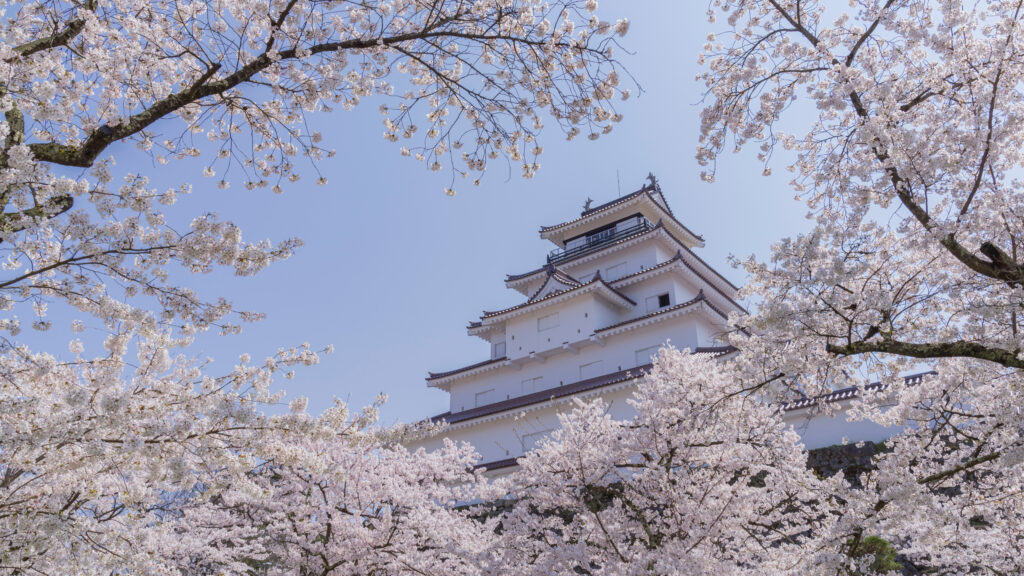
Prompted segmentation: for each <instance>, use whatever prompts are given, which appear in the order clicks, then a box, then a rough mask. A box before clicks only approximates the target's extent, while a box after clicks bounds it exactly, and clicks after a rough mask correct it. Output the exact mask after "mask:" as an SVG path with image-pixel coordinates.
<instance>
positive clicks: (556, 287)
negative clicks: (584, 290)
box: [527, 264, 583, 302]
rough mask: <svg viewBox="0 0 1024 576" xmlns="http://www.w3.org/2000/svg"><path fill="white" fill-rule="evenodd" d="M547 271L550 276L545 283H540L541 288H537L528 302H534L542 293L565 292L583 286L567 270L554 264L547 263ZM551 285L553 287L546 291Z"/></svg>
mask: <svg viewBox="0 0 1024 576" xmlns="http://www.w3.org/2000/svg"><path fill="white" fill-rule="evenodd" d="M547 273H548V276H547V278H546V279H545V280H544V283H543V284H541V285H540V288H537V291H536V292H534V293H533V295H532V296H530V298H529V299H528V300H527V302H533V301H535V300H537V299H538V297H540V296H541V294H544V295H547V294H552V293H554V292H565V291H566V290H571V289H573V288H579V287H580V286H583V283H582V282H580V281H579V280H577V279H575V278H573V277H572V276H569V275H568V274H566V273H565V272H562V271H561V270H559V269H558V268H557V267H556V266H554V265H553V264H548V265H547ZM549 287H550V288H552V289H551V290H547V291H546V289H548V288H549ZM560 287H561V288H560Z"/></svg>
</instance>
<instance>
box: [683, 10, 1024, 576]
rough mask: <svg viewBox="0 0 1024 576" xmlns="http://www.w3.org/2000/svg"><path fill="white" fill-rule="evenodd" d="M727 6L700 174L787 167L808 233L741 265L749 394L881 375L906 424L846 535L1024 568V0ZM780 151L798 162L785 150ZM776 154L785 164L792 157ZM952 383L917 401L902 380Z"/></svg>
mask: <svg viewBox="0 0 1024 576" xmlns="http://www.w3.org/2000/svg"><path fill="white" fill-rule="evenodd" d="M850 6H851V8H850V9H849V10H843V9H841V8H839V7H836V6H833V5H832V4H830V3H827V2H818V1H808V0H750V1H747V0H736V1H732V0H715V1H713V2H712V3H711V6H710V8H709V11H708V15H709V17H710V20H711V21H712V22H716V21H717V19H718V18H720V17H722V16H724V19H725V23H724V24H720V25H719V26H722V27H723V28H724V30H723V31H722V32H721V33H719V34H713V35H711V36H710V37H709V39H708V43H707V45H706V47H705V54H704V56H703V57H702V58H703V60H704V62H705V64H706V66H707V71H706V72H705V73H704V75H703V79H704V81H705V83H706V86H707V97H706V104H707V105H706V107H705V109H704V111H703V114H702V132H701V144H700V148H699V150H698V159H699V160H700V161H701V162H702V163H703V164H704V165H706V166H707V168H708V170H707V172H706V173H705V177H706V178H708V179H712V178H713V177H714V172H715V160H716V158H717V157H718V155H719V154H720V153H722V151H723V150H733V149H739V148H742V147H744V146H747V145H750V144H756V145H757V147H758V148H757V150H758V157H759V159H760V161H761V162H763V166H764V171H765V173H770V172H771V167H772V164H774V163H775V162H776V161H777V158H778V157H785V158H786V159H787V160H786V161H787V162H790V159H792V161H791V163H790V164H789V166H788V168H789V170H790V171H791V172H792V173H793V179H792V185H793V187H794V188H795V189H796V190H797V192H798V193H799V195H800V196H801V197H802V198H803V199H804V200H805V201H806V202H807V205H808V206H809V209H810V214H811V216H812V217H813V218H814V222H815V226H814V228H813V230H812V231H811V232H810V233H808V234H806V235H803V236H799V237H796V238H790V239H787V240H784V241H782V242H780V243H779V244H778V245H777V246H775V247H774V249H773V253H772V259H771V261H770V262H756V261H753V260H750V261H748V262H746V263H745V264H746V267H747V270H748V271H749V272H750V274H751V277H752V281H751V282H750V284H749V285H748V287H747V289H746V294H747V296H749V297H752V298H754V299H756V300H758V301H759V302H760V305H759V306H758V309H757V311H756V313H754V314H752V315H751V316H749V317H746V318H742V319H740V318H737V319H736V324H737V327H742V328H744V329H745V332H737V333H736V334H735V336H734V343H735V344H736V345H737V346H739V347H740V348H742V349H743V351H744V356H743V358H742V359H741V363H743V364H744V365H745V367H744V373H745V374H746V376H745V379H746V380H747V381H748V383H749V386H750V388H751V389H752V390H756V392H757V393H758V394H759V395H761V396H762V397H765V398H783V397H785V396H786V395H790V394H792V393H794V392H800V393H805V394H814V393H817V392H821V391H824V390H827V389H829V388H830V387H833V386H845V385H851V384H859V383H861V382H863V381H864V378H865V376H866V375H872V374H873V375H880V376H882V377H883V378H885V380H886V381H887V382H892V387H891V388H890V389H889V391H888V393H887V394H886V395H885V397H886V398H887V399H892V400H895V401H896V402H897V405H896V407H895V408H894V409H892V410H889V411H885V410H882V409H881V408H880V407H879V405H878V404H879V402H878V399H877V398H870V397H869V398H864V399H863V401H862V402H859V403H858V406H857V407H856V408H855V409H854V410H853V411H852V412H851V416H852V417H855V418H874V419H877V420H879V421H882V422H888V423H900V422H904V421H905V422H909V423H911V424H912V426H911V428H910V429H909V431H908V432H907V433H906V434H903V435H901V436H899V437H897V438H895V439H894V440H893V441H892V448H893V449H892V451H891V452H889V453H886V454H884V455H882V456H881V457H879V459H878V461H877V466H878V470H877V472H876V473H875V474H874V475H872V476H871V477H869V478H866V479H865V480H866V482H865V486H867V487H868V488H869V489H867V490H863V491H860V492H856V493H850V494H849V495H848V497H849V501H850V505H849V507H848V509H847V510H846V511H845V512H844V513H845V514H847V516H848V519H851V518H852V519H854V520H852V521H849V522H848V526H849V529H850V534H849V536H850V538H852V539H857V538H860V537H861V536H862V535H864V534H867V533H874V534H880V535H881V536H882V537H884V538H886V539H888V540H889V541H890V542H893V543H894V544H897V547H898V548H899V549H900V551H901V553H903V554H904V555H905V556H906V557H907V558H908V559H909V561H911V562H914V563H919V564H921V565H922V566H927V567H930V568H931V569H933V570H937V571H940V572H951V573H962V572H967V571H988V573H996V574H1005V573H1018V572H1020V571H1021V569H1022V568H1021V564H1020V560H1019V558H1020V557H1021V556H1020V553H1019V552H1020V543H1021V542H1022V538H1024V533H1022V532H1021V528H1020V526H1021V524H1020V514H1021V504H1022V503H1024V498H1022V496H1021V493H1020V480H1021V474H1022V466H1021V454H1022V449H1024V418H1022V415H1021V413H1020V405H1021V404H1020V402H1021V397H1020V395H1021V391H1022V389H1024V372H1022V368H1024V353H1022V343H1024V335H1022V333H1021V324H1020V322H1021V318H1020V315H1021V312H1022V311H1024V310H1022V305H1024V251H1022V248H1024V246H1022V244H1021V241H1022V240H1021V239H1022V238H1024V194H1022V193H1021V192H1020V184H1021V182H1020V177H1019V175H1020V168H1021V164H1022V161H1024V157H1022V155H1021V150H1022V144H1024V141H1022V139H1024V131H1022V130H1021V129H1020V126H1021V124H1020V122H1019V116H1020V113H1021V109H1020V108H1021V102H1024V99H1022V88H1024V85H1022V81H1021V80H1022V74H1024V63H1022V62H1024V61H1022V59H1021V50H1022V46H1024V45H1022V37H1021V25H1022V20H1021V16H1022V14H1021V8H1022V5H1021V3H1020V2H1010V1H997V0H984V1H981V2H975V3H960V2H931V1H926V0H920V1H918V0H912V1H899V0H863V1H861V0H858V1H855V2H851V4H850ZM780 147H781V148H780ZM777 151H779V152H780V155H779V156H776V154H775V152H777ZM922 364H925V365H927V366H928V367H931V368H933V369H935V370H936V371H938V373H939V376H938V377H937V378H934V379H932V381H930V382H929V383H928V384H927V385H924V386H920V387H916V388H907V387H905V386H903V385H901V384H900V383H899V381H898V379H896V378H895V376H896V375H897V374H898V373H899V372H901V371H905V370H908V369H911V368H914V367H920V366H921V365H922Z"/></svg>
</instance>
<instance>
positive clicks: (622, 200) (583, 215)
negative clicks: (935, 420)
mask: <svg viewBox="0 0 1024 576" xmlns="http://www.w3.org/2000/svg"><path fill="white" fill-rule="evenodd" d="M652 192H656V193H657V194H659V195H661V197H662V200H664V198H665V196H664V195H662V194H661V190H660V188H658V187H657V186H652V185H647V186H644V187H643V188H641V189H639V190H637V191H636V192H633V193H630V194H626V195H625V196H623V197H621V198H616V199H615V200H612V201H611V202H605V203H604V204H601V205H600V206H595V207H594V208H591V209H590V210H584V211H583V212H582V213H580V217H579V218H575V219H573V220H569V221H567V222H562V223H561V224H555V225H553V226H541V227H540V231H541V232H542V233H543V232H547V231H548V230H554V229H556V228H561V227H562V226H566V225H568V224H572V223H574V222H579V221H580V220H583V219H584V218H587V217H588V216H591V215H593V214H596V213H598V212H603V211H605V210H608V209H609V208H613V207H615V206H618V205H620V204H624V203H626V202H629V201H630V200H633V199H634V198H636V197H638V196H642V195H645V194H648V195H649V194H651V193H652ZM651 200H652V201H654V199H653V198H652V199H651ZM654 203H655V204H658V206H659V207H660V208H662V209H663V210H665V213H666V214H667V215H668V217H669V218H671V219H672V221H673V222H675V223H676V224H678V225H679V227H680V228H682V229H683V230H686V232H688V233H689V234H690V235H691V236H693V237H694V238H696V239H698V240H701V241H703V240H704V238H703V237H702V236H701V235H699V234H694V232H693V231H692V230H690V229H689V228H687V227H686V225H684V224H683V223H682V222H680V221H679V220H677V219H676V217H675V215H674V214H672V209H671V208H669V207H668V202H664V204H659V203H658V202H657V201H654Z"/></svg>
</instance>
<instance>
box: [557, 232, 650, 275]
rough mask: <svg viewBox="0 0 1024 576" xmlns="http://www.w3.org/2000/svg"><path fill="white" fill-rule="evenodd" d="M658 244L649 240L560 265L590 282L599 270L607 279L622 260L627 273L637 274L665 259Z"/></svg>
mask: <svg viewBox="0 0 1024 576" xmlns="http://www.w3.org/2000/svg"><path fill="white" fill-rule="evenodd" d="M657 244H658V243H657V242H656V241H652V240H647V241H644V242H641V243H639V244H636V245H634V246H630V247H628V248H619V249H613V250H609V251H608V252H607V253H605V254H602V255H601V256H599V257H597V258H595V259H593V260H588V261H586V262H582V263H580V262H579V261H578V260H574V261H569V262H566V263H564V264H559V265H558V267H559V268H561V269H562V270H565V272H566V273H567V274H569V275H570V276H572V277H573V278H576V279H577V280H579V281H580V282H589V281H590V279H591V278H593V277H594V273H595V272H597V271H598V270H600V271H601V277H602V278H605V280H607V279H608V278H607V271H608V268H610V267H612V266H615V265H617V264H620V263H622V262H625V263H626V272H625V275H628V274H635V273H637V272H639V271H641V270H646V269H648V268H651V267H653V266H655V265H657V264H660V263H661V262H664V261H665V258H661V259H659V258H658V249H657V248H656V245H657Z"/></svg>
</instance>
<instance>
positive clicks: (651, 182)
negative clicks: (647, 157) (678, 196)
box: [646, 172, 661, 191]
mask: <svg viewBox="0 0 1024 576" xmlns="http://www.w3.org/2000/svg"><path fill="white" fill-rule="evenodd" d="M646 188H650V189H652V190H658V191H661V187H660V186H658V179H657V178H655V177H654V172H648V173H647V186H646Z"/></svg>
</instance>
